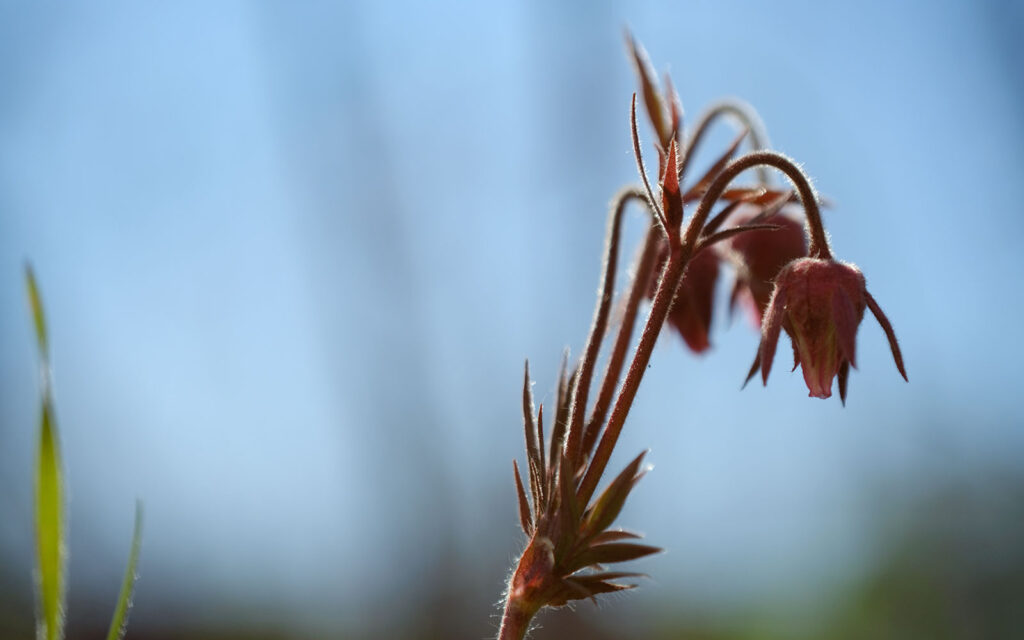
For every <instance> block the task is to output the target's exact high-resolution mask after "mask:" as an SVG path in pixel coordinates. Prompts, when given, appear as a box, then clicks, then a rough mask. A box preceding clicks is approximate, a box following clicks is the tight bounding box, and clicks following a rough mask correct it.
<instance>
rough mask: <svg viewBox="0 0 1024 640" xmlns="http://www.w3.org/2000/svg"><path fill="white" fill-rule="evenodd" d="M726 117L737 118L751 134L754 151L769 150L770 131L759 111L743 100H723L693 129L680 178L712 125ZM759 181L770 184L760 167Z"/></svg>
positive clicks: (712, 106) (705, 114)
mask: <svg viewBox="0 0 1024 640" xmlns="http://www.w3.org/2000/svg"><path fill="white" fill-rule="evenodd" d="M725 116H732V117H734V118H736V119H737V120H739V121H740V122H741V123H742V124H743V126H745V127H746V128H747V130H748V132H749V133H748V135H749V136H750V144H751V146H752V147H753V150H754V151H760V150H762V149H767V148H768V147H769V146H770V143H769V141H768V130H767V129H766V128H765V126H764V122H762V120H761V117H760V116H759V115H757V111H756V110H754V107H752V106H750V105H749V104H747V103H746V102H743V101H742V100H737V99H727V100H722V101H720V102H717V103H715V104H713V105H711V107H709V108H708V110H707V111H705V112H704V113H703V114H701V117H700V119H699V120H698V121H697V124H696V126H695V127H694V129H693V134H692V135H691V136H690V140H689V141H688V142H687V145H686V151H685V153H683V160H682V162H681V163H680V165H679V176H680V177H682V175H683V172H684V171H685V170H686V169H687V168H688V166H689V164H690V161H691V160H692V159H693V154H694V152H695V150H696V149H697V146H698V145H699V144H700V143H701V140H702V139H703V138H704V135H705V134H706V133H707V131H708V129H710V128H711V125H712V124H713V123H714V122H715V120H717V119H719V118H721V117H725ZM757 179H758V181H759V182H760V183H761V184H764V185H767V184H768V183H769V179H768V171H767V170H766V169H765V168H763V167H758V170H757Z"/></svg>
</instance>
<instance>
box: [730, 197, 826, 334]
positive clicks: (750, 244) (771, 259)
mask: <svg viewBox="0 0 1024 640" xmlns="http://www.w3.org/2000/svg"><path fill="white" fill-rule="evenodd" d="M795 207H796V205H786V206H785V207H784V208H783V210H782V211H780V212H779V213H777V214H775V215H772V216H768V217H766V218H764V219H762V220H758V222H762V223H764V224H773V225H777V226H778V227H780V228H779V229H776V230H775V231H749V232H747V233H741V234H739V235H737V236H736V237H734V238H732V239H731V240H730V241H729V245H728V252H729V254H730V255H731V257H732V258H733V262H734V263H735V264H736V268H737V272H736V283H735V285H734V286H733V292H732V297H731V298H730V300H729V308H730V310H732V309H733V308H734V307H735V305H736V303H737V302H742V303H743V306H745V307H746V308H747V309H748V310H749V311H750V315H751V317H752V318H753V320H754V323H755V324H756V325H757V326H760V325H761V321H762V320H763V319H764V312H765V309H767V308H768V302H769V301H770V300H771V297H772V291H774V290H775V278H776V277H777V276H778V275H779V272H780V271H781V270H782V268H783V267H784V266H786V265H787V264H789V263H790V262H792V261H793V260H796V259H797V258H802V257H804V256H806V255H807V238H806V236H805V235H804V228H803V224H802V223H801V222H799V221H797V220H794V219H793V218H792V217H790V216H789V215H786V210H787V209H790V208H795ZM760 213H761V207H755V206H752V205H741V207H740V208H739V209H738V210H737V214H736V217H735V222H734V223H733V224H734V226H740V225H744V224H749V223H750V222H751V221H752V220H753V219H754V218H756V217H757V216H758V215H759V214H760Z"/></svg>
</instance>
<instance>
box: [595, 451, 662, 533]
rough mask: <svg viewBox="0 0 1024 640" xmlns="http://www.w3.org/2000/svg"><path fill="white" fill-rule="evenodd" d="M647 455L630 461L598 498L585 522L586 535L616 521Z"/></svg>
mask: <svg viewBox="0 0 1024 640" xmlns="http://www.w3.org/2000/svg"><path fill="white" fill-rule="evenodd" d="M645 455H647V452H646V451H645V452H644V453H641V454H640V455H638V456H637V457H636V458H635V459H634V460H633V461H632V462H630V463H629V464H628V465H627V466H626V468H625V469H623V471H622V473H620V474H619V475H618V477H616V478H615V479H614V480H612V482H611V484H609V485H608V488H607V489H605V490H604V492H603V493H602V494H601V496H600V497H599V498H598V499H597V501H596V502H595V503H594V506H593V507H592V508H591V509H590V511H589V512H588V513H587V517H586V521H585V522H584V523H583V532H584V536H590V535H595V534H598V533H600V532H602V531H604V530H605V529H607V528H608V527H609V526H611V524H612V523H613V522H615V518H617V517H618V516H619V512H620V511H622V505H623V504H625V503H626V497H627V496H628V495H629V492H630V490H631V489H632V488H633V479H634V478H635V477H636V474H637V471H638V470H639V469H640V463H641V462H643V459H644V456H645Z"/></svg>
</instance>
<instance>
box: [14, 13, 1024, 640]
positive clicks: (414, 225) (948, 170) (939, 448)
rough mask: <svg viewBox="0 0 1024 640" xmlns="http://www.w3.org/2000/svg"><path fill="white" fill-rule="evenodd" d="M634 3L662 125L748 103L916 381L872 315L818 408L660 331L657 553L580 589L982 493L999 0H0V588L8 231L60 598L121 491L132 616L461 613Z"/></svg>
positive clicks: (510, 509)
mask: <svg viewBox="0 0 1024 640" xmlns="http://www.w3.org/2000/svg"><path fill="white" fill-rule="evenodd" d="M627 24H628V25H629V26H630V27H631V28H632V29H633V31H634V33H635V34H636V35H637V37H638V38H639V39H640V40H641V41H642V42H643V43H644V44H645V46H646V48H647V49H648V51H649V53H650V55H651V57H652V60H653V62H654V64H655V66H656V67H657V69H658V70H659V71H666V70H668V71H671V73H672V75H673V79H674V81H675V84H676V87H677V89H678V91H679V93H680V94H681V97H682V100H683V104H684V106H685V108H686V110H687V115H688V118H689V121H690V122H693V120H694V119H695V117H696V114H697V113H699V111H700V109H701V108H702V106H703V105H705V104H707V103H708V102H710V101H712V100H714V99H716V98H719V97H722V96H739V97H742V98H743V99H745V100H747V101H749V102H751V103H752V104H754V105H755V106H756V107H757V108H758V110H759V112H760V114H761V116H762V118H763V120H764V121H765V123H766V124H767V126H768V130H769V133H770V136H771V139H772V142H773V144H774V146H775V147H776V148H777V149H779V150H781V151H783V152H785V153H787V154H789V155H791V156H792V157H794V158H796V159H797V160H798V161H799V162H801V163H802V164H803V166H804V167H805V169H806V170H807V171H808V172H809V173H810V174H811V175H812V176H813V178H814V179H815V181H816V185H817V187H818V188H819V189H820V190H821V191H822V192H823V193H824V194H826V195H827V196H828V197H829V198H830V199H831V200H833V201H834V202H835V204H836V206H835V207H834V208H833V209H832V210H830V211H828V212H827V213H826V223H827V225H828V228H829V230H830V233H831V234H832V237H833V243H834V248H835V251H836V253H837V255H838V256H839V257H841V258H842V259H845V260H849V261H853V262H856V263H857V264H858V265H859V266H860V267H861V268H862V269H863V271H864V273H865V275H866V276H867V279H868V285H869V289H870V290H871V291H872V292H873V294H874V295H875V297H876V298H877V299H878V300H879V302H880V303H881V304H882V306H883V308H884V309H885V310H886V312H887V314H888V315H889V317H890V319H891V320H892V321H893V324H894V325H895V327H896V330H897V333H898V335H899V336H900V339H901V343H902V345H903V351H904V354H905V357H906V361H907V367H908V371H909V374H910V380H911V383H910V384H909V385H908V384H905V383H903V381H902V380H901V379H900V378H899V376H898V374H897V372H896V370H895V367H894V366H893V364H892V361H891V356H890V355H889V352H888V346H887V344H886V342H885V338H884V335H883V333H882V332H881V330H880V329H879V328H878V326H877V324H875V323H874V321H873V320H872V319H870V318H867V319H866V320H865V323H864V325H863V328H862V330H861V332H860V338H859V344H858V349H859V350H860V353H859V360H860V365H861V368H860V369H859V370H858V371H856V372H854V374H853V376H852V378H851V383H850V400H849V402H848V405H847V407H846V408H845V409H844V408H842V407H840V405H839V403H838V401H818V400H812V399H808V398H807V397H806V389H805V388H804V387H803V382H802V379H801V376H800V375H799V374H798V373H794V374H788V373H787V372H786V370H785V368H783V367H779V368H777V370H776V371H775V372H774V373H773V375H772V379H771V380H770V384H769V387H768V389H767V390H765V389H762V388H760V387H752V388H748V389H747V390H745V391H744V392H742V393H740V392H739V390H738V388H739V383H740V382H741V380H742V377H743V374H744V373H745V372H746V369H747V367H748V365H749V362H750V358H751V357H752V355H753V351H754V349H755V347H756V344H757V336H756V335H755V334H754V332H752V331H750V330H749V327H747V326H746V324H745V323H744V322H735V323H732V324H731V325H730V324H729V323H728V322H727V321H726V319H725V314H724V313H719V314H718V318H717V320H716V325H715V332H714V334H713V336H712V340H713V343H714V345H715V349H714V350H713V351H712V352H711V353H710V354H709V355H708V356H706V357H699V358H695V357H693V356H692V355H691V354H690V353H689V352H688V351H686V349H685V347H684V346H683V344H682V341H681V340H679V339H678V338H677V337H675V336H667V337H665V338H663V340H662V344H661V345H660V347H659V349H658V350H657V352H656V354H655V356H654V359H653V361H652V368H651V370H650V371H649V373H648V376H647V378H646V379H645V381H644V385H643V387H642V389H641V392H640V395H639V397H638V400H637V404H636V407H635V409H634V411H633V413H632V414H631V418H630V422H629V423H628V424H627V428H626V429H625V431H624V435H623V438H622V440H621V444H620V445H619V451H618V452H617V456H616V458H614V460H613V464H615V465H620V464H622V463H625V462H626V461H627V460H628V459H629V458H632V457H633V456H634V455H635V454H636V453H637V452H638V451H640V450H643V449H646V448H650V449H651V450H652V453H651V454H650V460H651V461H652V463H653V464H654V465H655V469H654V471H653V473H651V474H649V476H648V477H647V478H646V479H645V480H644V482H643V484H642V485H641V487H640V488H639V489H638V491H637V493H636V495H635V498H633V499H632V504H631V505H629V507H628V508H627V510H626V511H625V512H624V514H623V516H622V520H621V524H623V525H625V526H628V527H632V528H635V529H639V530H642V531H644V532H646V533H647V534H648V536H649V538H650V540H651V541H652V542H653V543H655V544H658V545H662V546H665V547H666V548H668V549H669V552H668V553H667V554H666V555H665V556H663V557H662V558H660V559H659V560H657V561H651V562H648V563H647V564H645V565H643V570H646V571H648V572H649V573H652V574H653V580H652V581H651V582H650V584H648V585H647V586H645V588H644V589H642V590H641V592H640V593H639V594H637V595H635V596H631V597H629V598H627V599H621V601H619V602H615V603H614V604H613V605H612V606H610V607H606V609H607V610H606V611H604V612H602V613H601V614H598V615H605V616H608V617H609V619H611V618H614V617H616V616H617V615H620V614H621V615H622V616H623V617H628V612H629V611H644V610H645V607H646V608H650V607H654V606H655V605H658V606H660V605H664V604H665V603H673V602H684V603H686V604H687V606H691V607H694V608H695V609H697V610H719V609H728V608H729V607H732V606H737V603H743V602H748V601H758V600H760V601H765V600H770V601H780V602H797V603H807V602H814V601H815V599H816V598H824V597H826V596H827V594H829V593H833V592H834V590H836V589H839V588H841V585H842V584H844V582H845V581H848V580H850V579H852V578H853V577H855V576H856V575H857V573H858V571H860V570H861V567H863V566H864V565H865V563H867V562H869V561H870V559H871V558H872V557H873V554H876V553H877V552H878V550H879V548H880V545H881V544H882V542H881V541H883V540H884V539H885V533H886V531H887V527H889V526H890V525H891V523H892V521H893V519H896V520H898V519H899V518H902V517H911V516H912V515H913V514H912V513H910V514H908V513H907V509H908V508H909V509H912V508H913V507H912V506H908V505H913V504H916V502H915V501H916V500H917V499H919V498H920V497H921V496H926V495H930V494H931V493H933V492H935V491H938V490H940V489H941V488H942V487H945V486H949V485H957V486H967V487H968V488H969V490H971V491H975V492H976V496H977V500H979V501H980V503H982V504H987V503H985V500H986V499H987V498H986V496H988V495H989V494H988V493H987V492H988V489H987V487H988V484H987V483H986V481H985V480H984V479H985V478H988V477H989V476H991V475H999V474H1003V473H1005V472H1007V471H1009V472H1013V473H1018V472H1020V471H1021V470H1022V467H1024V430H1022V426H1024V419H1022V414H1021V411H1020V409H1019V407H1018V402H1019V395H1020V392H1019V389H1020V383H1019V381H1018V375H1019V370H1020V360H1021V358H1022V357H1024V344H1022V339H1021V333H1020V329H1019V323H1020V318H1021V317H1022V311H1024V309H1022V302H1021V296H1020V292H1021V286H1020V281H1021V276H1022V275H1024V273H1022V267H1021V259H1020V250H1019V246H1020V241H1021V238H1022V235H1024V216H1022V215H1021V214H1022V212H1021V210H1020V205H1019V199H1020V185H1021V169H1020V167H1021V166H1022V165H1024V119H1022V117H1021V113H1022V108H1024V76H1022V75H1021V73H1020V71H1021V69H1022V68H1024V67H1022V62H1024V48H1022V46H1021V44H1020V39H1019V38H1018V36H1017V34H1018V32H1019V31H1020V28H1021V27H1022V26H1024V10H1022V8H1021V5H1020V4H1017V3H1012V2H930V3H884V2H868V3H802V2H774V3H753V2H751V3H742V2H706V1H700V2H697V1H694V2H684V3H671V4H669V3H640V4H635V3H615V2H599V3H564V4H555V3H545V2H527V3H515V4H513V3H494V4H491V3H460V2H439V3H430V4H429V5H427V3H423V4H422V5H420V4H409V5H403V4H401V3H398V4H396V3H365V4H356V3H353V4H344V5H343V6H342V5H341V3H339V4H338V5H336V4H333V3H321V4H317V3H309V4H303V5H301V6H291V5H288V6H285V5H284V4H256V3H231V2H223V3H179V4H175V5H174V6H158V5H150V4H139V3H111V4H104V5H102V6H88V5H84V4H82V5H77V6H71V7H61V8H57V7H54V6H50V5H35V6H32V7H27V6H16V5H14V4H7V3H4V4H3V5H0V300H2V301H3V302H2V305H0V308H2V309H4V312H3V313H2V314H0V484H2V486H3V487H4V488H3V489H2V491H0V495H2V500H3V501H2V502H0V510H2V514H0V561H2V564H3V565H5V566H7V567H10V568H11V573H12V574H13V575H22V576H24V580H23V582H17V581H16V582H15V583H13V584H11V585H8V587H7V588H9V589H10V590H11V591H10V592H11V593H17V594H20V595H19V596H18V597H21V598H26V597H27V594H28V593H30V591H29V589H30V585H31V583H30V578H29V576H30V570H31V563H30V558H31V544H32V537H31V535H32V533H31V522H32V519H31V513H32V508H31V499H30V492H31V484H30V480H29V479H30V478H31V457H32V452H33V450H34V440H33V435H34V433H35V420H36V411H37V375H36V373H35V366H36V362H35V354H34V352H33V342H32V335H31V327H30V325H29V320H28V314H27V311H26V310H25V305H24V291H23V282H22V266H23V263H24V261H25V260H31V262H32V263H33V265H34V266H35V269H36V272H37V275H38V277H39V280H40V283H41V286H42V291H43V295H44V299H45V302H46V305H47V309H48V311H49V315H50V322H51V335H52V338H51V340H52V347H53V351H54V358H53V360H54V365H55V375H56V390H57V402H58V415H59V419H60V427H61V435H62V442H63V445H64V451H65V461H66V465H67V468H68V480H69V483H70V492H71V503H70V509H71V519H70V522H71V538H70V548H71V554H72V555H71V569H70V580H71V582H70V584H71V597H72V600H71V605H72V606H71V620H72V624H75V620H76V616H84V617H86V618H87V617H88V616H90V615H93V616H99V617H105V616H106V615H107V611H108V609H109V604H110V603H112V601H113V598H114V594H115V592H116V589H117V581H118V575H119V574H120V572H121V570H122V566H123V561H124V556H125V554H126V550H127V548H128V542H129V536H130V529H131V519H132V509H133V504H134V500H135V498H136V497H140V498H141V499H142V500H143V501H144V502H145V504H146V510H147V520H146V532H145V541H144V549H143V554H144V555H143V565H142V566H143V570H142V581H141V582H140V585H139V592H138V598H137V600H136V602H137V608H136V612H135V615H136V620H137V621H138V623H139V624H142V625H145V624H147V621H156V620H160V619H176V620H178V621H181V622H182V624H196V625H198V624H209V623H211V621H212V623H213V624H217V623H218V621H223V620H224V619H226V618H230V617H231V616H232V614H233V612H245V613H244V615H245V616H246V620H248V621H249V622H250V623H251V624H256V625H259V624H264V623H265V624H271V625H281V626H288V625H297V626H296V627H295V628H304V629H309V630H312V632H315V631H316V630H317V629H330V628H335V626H336V625H338V624H344V625H345V626H347V627H348V628H355V629H380V628H381V627H382V625H383V626H384V627H386V625H387V624H390V623H391V622H392V621H394V620H400V619H401V618H402V616H409V615H413V613H414V612H415V610H416V608H417V607H422V606H427V605H426V604H425V603H426V602H429V597H425V596H423V594H424V593H431V592H432V591H433V590H435V588H436V585H435V584H434V583H433V582H431V581H432V580H435V579H436V575H437V574H438V572H439V571H441V572H442V573H444V571H446V570H450V571H452V572H455V573H456V575H458V576H460V577H459V578H458V580H461V581H463V583H464V586H465V585H468V586H469V587H471V588H473V589H474V590H475V591H476V592H478V593H479V594H480V596H479V598H478V600H477V601H473V602H471V603H470V604H467V605H466V608H467V609H468V611H464V612H463V615H466V616H469V617H476V618H478V619H480V620H481V621H482V623H483V626H482V627H481V628H482V629H483V631H481V632H480V634H477V635H481V634H485V633H487V632H488V629H489V628H490V627H489V626H487V625H488V624H493V621H492V620H488V616H490V615H492V614H494V613H495V611H494V608H493V606H492V603H493V602H494V601H496V600H497V599H498V595H499V592H500V590H501V587H502V581H503V579H504V576H505V574H504V572H505V570H506V568H507V566H508V564H509V561H510V559H511V558H512V556H513V554H514V553H515V552H516V551H517V550H518V546H519V545H520V543H521V539H520V537H518V536H517V533H516V532H517V531H518V529H517V525H516V512H515V506H514V494H513V492H512V484H511V477H510V476H511V473H510V467H511V459H512V458H513V457H515V456H521V432H520V429H519V420H520V418H519V415H518V413H517V411H518V408H517V398H518V393H519V380H520V376H521V367H522V361H523V359H524V358H526V357H529V358H530V359H531V362H532V363H533V367H534V373H535V377H536V378H537V385H536V393H537V394H538V396H539V399H540V400H546V401H550V400H551V397H552V391H551V390H552V388H553V385H554V379H555V370H556V367H557V364H558V360H559V357H560V353H561V350H562V349H563V347H565V346H569V347H570V348H571V349H572V350H573V352H574V353H576V352H578V351H579V350H580V348H581V346H582V341H583V339H584V335H585V331H586V329H587V327H588V325H589V321H590V316H591V313H592V307H593V295H594V291H595V288H596V286H597V281H598V267H599V264H600V255H599V252H600V247H601V243H602V238H601V236H602V233H603V230H604V217H605V209H606V205H607V202H608V199H609V198H610V197H611V195H612V194H613V193H614V191H615V190H617V189H618V188H619V187H620V186H621V185H623V184H626V183H629V182H631V181H634V180H635V179H636V172H635V169H634V166H633V160H632V155H631V146H630V142H629V129H628V120H627V117H628V107H629V99H630V94H631V92H632V91H633V90H634V89H635V80H634V78H633V75H632V70H631V67H630V63H629V61H628V59H627V58H626V56H625V53H624V48H623V43H622V28H623V26H624V25H627ZM731 135H732V132H731V131H729V130H728V128H727V127H723V128H722V129H721V130H717V131H716V134H715V135H714V136H712V138H711V140H710V142H712V143H713V144H712V145H710V146H709V148H714V146H715V145H720V144H722V143H724V142H725V141H726V140H727V139H729V137H730V136H731ZM642 136H643V137H644V139H645V140H646V141H648V142H649V141H650V139H651V134H650V132H649V131H647V130H645V131H643V133H642ZM648 148H649V147H648ZM709 158H710V154H708V155H706V156H705V160H704V161H705V162H706V161H707V159H709ZM632 222H633V229H632V230H631V231H630V237H631V238H634V239H635V238H638V237H639V234H640V227H641V224H642V223H641V218H640V216H639V215H635V216H634V217H633V219H632ZM972 495H974V494H972ZM998 508H999V507H998V505H997V504H993V506H992V509H993V510H998ZM822 594H826V595H822ZM587 610H588V612H589V611H590V609H589V608H588V609H587ZM89 611H91V612H92V613H87V612H89ZM624 611H625V612H627V613H623V612H624ZM588 615H589V613H588ZM25 619H26V621H28V620H29V618H28V617H27V612H26V618H25ZM79 619H82V618H79ZM153 624H155V622H153ZM26 625H30V622H26ZM26 628H27V627H26Z"/></svg>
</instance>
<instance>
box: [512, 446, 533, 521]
mask: <svg viewBox="0 0 1024 640" xmlns="http://www.w3.org/2000/svg"><path fill="white" fill-rule="evenodd" d="M512 469H513V471H515V477H516V495H517V496H518V497H519V524H520V526H522V527H523V533H525V534H526V535H530V534H531V533H533V518H532V517H531V515H530V502H529V500H527V499H526V489H524V488H523V479H522V478H521V477H520V475H519V463H518V462H516V461H515V460H513V461H512Z"/></svg>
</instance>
